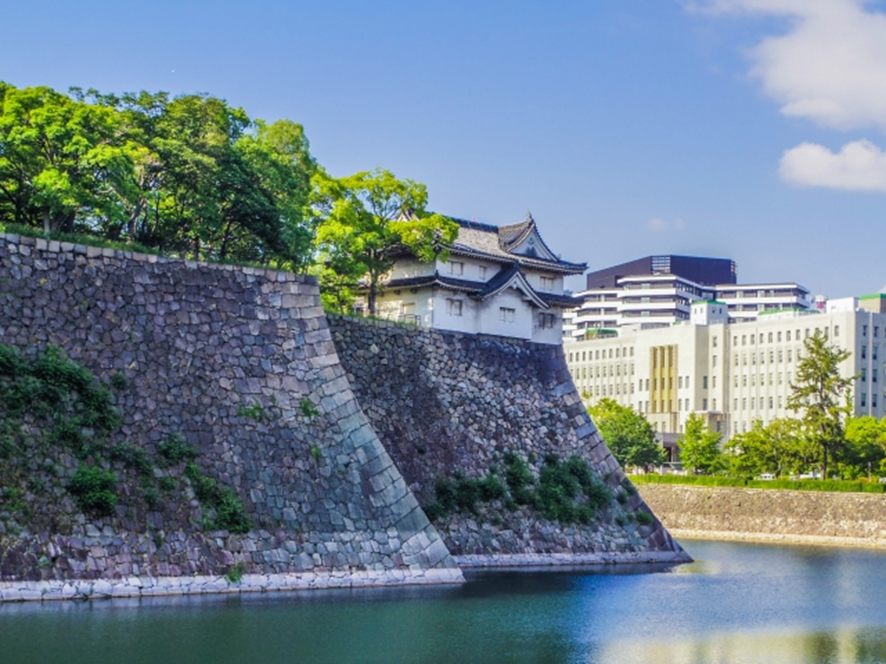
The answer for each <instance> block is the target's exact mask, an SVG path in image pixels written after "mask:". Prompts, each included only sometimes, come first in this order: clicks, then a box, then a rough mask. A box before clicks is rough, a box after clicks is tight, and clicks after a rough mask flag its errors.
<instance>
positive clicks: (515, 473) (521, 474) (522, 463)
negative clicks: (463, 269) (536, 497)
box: [504, 452, 535, 505]
mask: <svg viewBox="0 0 886 664" xmlns="http://www.w3.org/2000/svg"><path fill="white" fill-rule="evenodd" d="M504 461H505V481H506V482H507V484H508V489H510V492H511V498H513V500H514V502H516V503H517V504H518V505H529V504H530V503H532V500H533V496H532V486H533V484H534V483H535V478H533V477H532V472H531V471H530V470H529V466H528V464H527V463H526V460H525V459H523V457H521V456H520V455H518V454H517V453H516V452H507V453H506V454H505V458H504Z"/></svg>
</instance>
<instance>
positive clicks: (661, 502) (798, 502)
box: [639, 484, 886, 547]
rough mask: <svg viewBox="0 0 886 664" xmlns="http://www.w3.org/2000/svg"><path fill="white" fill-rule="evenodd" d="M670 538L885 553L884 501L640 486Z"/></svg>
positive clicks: (863, 495) (866, 497)
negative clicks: (843, 547) (882, 550)
mask: <svg viewBox="0 0 886 664" xmlns="http://www.w3.org/2000/svg"><path fill="white" fill-rule="evenodd" d="M639 489H640V493H641V495H642V496H643V498H644V499H645V500H646V502H647V504H648V505H649V506H650V507H651V508H652V509H653V510H654V511H655V513H656V514H657V515H658V517H659V518H660V519H661V521H662V523H663V524H665V526H666V527H667V528H668V530H670V532H671V533H672V534H673V535H674V536H675V537H688V538H692V537H701V538H710V539H729V540H748V541H764V542H804V543H810V544H845V545H850V546H876V547H886V495H883V494H869V493H829V492H819V491H782V490H766V489H741V488H730V487H701V486H688V485H679V484H641V485H639Z"/></svg>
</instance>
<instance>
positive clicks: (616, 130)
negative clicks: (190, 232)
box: [0, 0, 886, 297]
mask: <svg viewBox="0 0 886 664" xmlns="http://www.w3.org/2000/svg"><path fill="white" fill-rule="evenodd" d="M7 4H8V5H9V6H6V7H4V9H3V39H2V40H0V79H3V80H6V81H8V82H10V83H12V84H14V85H17V86H29V85H50V86H53V87H55V88H58V89H62V90H63V89H66V88H68V87H69V86H72V85H77V86H81V87H95V88H98V89H99V90H101V91H104V92H124V91H136V90H141V89H146V90H151V91H157V90H166V91H169V92H172V93H182V92H209V93H212V94H214V95H217V96H220V97H223V98H225V99H227V100H228V101H229V102H230V103H232V104H234V105H237V106H242V107H243V108H244V109H245V110H246V111H247V113H248V114H249V115H250V116H251V117H253V118H264V119H266V120H274V119H277V118H281V117H286V118H290V119H292V120H295V121H297V122H301V123H302V124H303V125H304V126H305V130H306V132H307V135H308V137H309V139H310V140H311V146H312V151H313V153H314V154H315V156H316V157H317V158H318V160H319V161H320V162H321V163H322V164H323V165H324V166H325V167H326V168H327V169H328V170H329V172H330V173H332V174H333V175H347V174H350V173H353V172H356V171H359V170H367V169H372V168H374V167H376V166H381V167H384V168H387V169H389V170H392V171H393V172H394V173H395V174H397V175H398V176H399V177H404V178H406V177H408V178H411V179H414V180H418V181H420V182H423V183H425V184H426V185H427V186H428V190H429V193H430V206H431V208H433V209H435V210H438V211H440V212H444V213H448V214H452V215H456V216H461V217H466V218H473V219H478V220H480V221H485V222H489V223H494V224H507V223H513V222H516V221H520V220H521V219H523V218H524V217H525V214H526V212H527V211H531V212H532V214H533V216H534V217H535V219H536V221H538V223H539V225H540V227H541V230H542V233H543V235H544V237H545V239H546V240H547V242H548V244H549V245H550V246H551V247H552V249H554V251H557V252H560V253H562V255H563V257H564V258H566V259H568V260H573V261H586V262H587V263H588V264H589V266H590V267H591V268H592V269H593V268H601V267H605V266H608V265H611V264H614V263H618V262H621V261H625V260H630V259H632V258H637V257H640V256H644V255H648V254H658V253H683V254H698V255H709V256H725V257H730V258H733V259H734V260H735V261H736V262H737V263H738V270H739V279H740V280H741V281H743V282H762V281H774V280H796V281H799V282H800V283H802V284H804V285H806V286H807V287H808V288H810V289H812V290H813V291H814V292H820V291H821V292H824V293H826V294H827V295H829V296H830V297H840V296H846V295H857V294H864V293H869V292H875V291H877V290H880V289H881V288H883V287H884V285H886V234H884V230H886V216H884V212H886V153H884V152H883V149H884V148H886V136H884V132H886V6H884V5H886V3H883V2H861V0H859V1H856V0H698V1H696V2H691V3H690V2H688V1H687V2H679V1H671V0H595V1H594V2H586V1H585V2H578V1H576V2H571V1H566V0H564V1H555V2H546V3H542V2H521V1H519V0H511V1H509V2H503V1H495V0H493V1H489V2H484V3H477V2H462V1H461V0H449V1H447V2H434V1H427V2H416V1H413V2H405V1H404V2H373V3H368V2H347V1H335V0H329V1H326V2H311V3H303V2H298V1H290V2H261V1H260V0H257V1H255V2H249V3H247V2H233V1H226V0H218V1H216V2H214V3H208V2H205V3H194V2H168V1H166V0H157V1H154V2H150V3H148V2H126V3H121V2H114V3H112V2H99V1H92V2H89V1H85V2H78V3H71V2H61V1H58V0H30V1H29V2H27V3H25V2H18V3H15V4H10V3H7ZM579 285H580V282H575V283H573V284H572V286H573V287H576V286H579Z"/></svg>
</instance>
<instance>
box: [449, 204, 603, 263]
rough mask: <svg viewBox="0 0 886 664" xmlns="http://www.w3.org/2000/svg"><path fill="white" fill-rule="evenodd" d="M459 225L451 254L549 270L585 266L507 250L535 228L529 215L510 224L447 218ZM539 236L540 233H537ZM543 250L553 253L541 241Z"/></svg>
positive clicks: (517, 244)
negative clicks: (494, 224) (520, 220)
mask: <svg viewBox="0 0 886 664" xmlns="http://www.w3.org/2000/svg"><path fill="white" fill-rule="evenodd" d="M450 218H451V219H452V220H453V221H454V222H456V223H457V224H458V225H459V231H458V237H457V238H456V239H455V242H453V243H452V246H451V247H450V251H451V252H452V253H453V254H456V255H458V254H461V255H468V256H477V257H483V258H487V259H489V260H493V261H496V262H499V263H504V262H507V263H511V262H514V261H516V262H518V263H520V264H522V265H526V266H527V267H535V268H538V269H540V270H551V271H553V272H567V273H576V274H577V273H581V272H584V271H585V270H586V269H587V264H585V263H569V262H567V261H563V260H559V259H558V260H555V261H551V260H547V259H545V258H542V257H540V256H523V255H521V254H514V253H511V252H512V250H513V249H514V248H515V247H517V246H519V244H520V243H521V242H523V240H525V239H526V238H527V237H528V236H529V234H530V233H532V232H533V231H535V230H536V226H535V221H534V220H533V219H532V217H529V218H528V219H527V220H526V221H523V222H521V223H519V224H512V225H510V226H501V227H498V226H492V225H490V224H482V223H480V222H476V221H467V220H465V219H457V218H455V217H450ZM539 239H541V236H540V235H539ZM541 242H542V245H544V247H545V249H546V250H547V251H548V252H549V253H550V254H551V255H552V256H553V255H554V252H552V251H551V250H550V249H549V248H548V246H547V245H546V244H545V243H544V240H542V241H541Z"/></svg>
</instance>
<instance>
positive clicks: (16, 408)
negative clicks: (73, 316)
mask: <svg viewBox="0 0 886 664" xmlns="http://www.w3.org/2000/svg"><path fill="white" fill-rule="evenodd" d="M111 383H112V385H114V386H115V389H118V390H123V389H126V388H127V387H128V381H127V380H126V377H125V376H123V375H122V374H115V378H112V380H111ZM113 404H114V396H113V394H112V392H111V390H110V388H109V387H108V386H107V385H105V384H103V383H102V382H101V381H100V380H98V378H96V377H95V376H94V375H93V374H92V373H90V372H89V371H88V370H87V369H86V368H84V367H83V366H81V365H80V364H78V363H77V362H74V361H72V360H70V359H69V358H67V357H66V356H65V355H64V353H63V352H62V351H61V349H59V348H58V347H55V346H47V347H46V348H45V349H43V350H41V351H38V352H34V353H26V354H22V353H21V352H20V351H19V350H18V349H16V348H14V347H12V346H8V345H5V344H0V483H2V485H4V486H5V487H6V489H7V490H4V492H3V494H2V495H0V507H3V508H4V509H5V511H7V512H10V513H13V514H14V513H16V512H18V513H20V516H21V518H22V519H24V520H27V518H28V513H27V512H28V510H27V507H28V505H27V501H26V500H24V499H23V498H22V496H26V495H27V492H26V491H25V488H27V487H29V486H30V485H31V484H34V483H35V482H39V483H43V480H42V479H40V477H37V476H36V475H35V473H36V472H39V469H38V468H35V466H34V458H35V457H37V456H45V455H48V456H46V459H47V460H48V459H50V458H51V457H52V456H53V455H54V454H56V453H57V452H69V453H71V454H72V455H73V456H74V457H76V458H78V459H80V460H81V463H80V466H79V467H78V468H77V470H76V472H75V473H74V475H73V477H72V478H71V481H70V483H69V484H68V485H67V490H68V492H69V493H70V494H71V495H72V496H73V498H74V501H75V503H76V504H77V506H78V507H79V508H80V509H81V510H82V511H83V512H85V513H87V514H90V515H92V516H96V517H102V516H111V515H113V514H114V511H115V508H116V506H117V502H118V492H117V482H118V478H117V475H116V474H115V473H114V472H112V471H110V470H106V469H104V468H103V467H106V466H107V465H109V464H112V463H114V462H116V463H117V464H119V465H120V466H122V467H123V468H124V469H125V470H127V471H131V472H132V473H133V474H134V475H135V478H136V479H137V482H134V483H133V484H134V485H135V486H138V487H139V488H140V490H141V491H140V495H141V497H142V498H143V499H144V501H145V503H146V504H147V506H148V507H149V508H150V509H157V508H158V507H159V506H160V505H161V502H162V495H163V493H169V492H171V491H173V490H174V489H175V488H176V486H177V484H178V483H177V482H176V480H175V479H173V478H172V477H169V476H168V475H160V476H157V473H155V469H171V468H173V467H175V466H180V465H181V464H185V472H184V474H185V476H186V477H187V478H188V480H189V481H190V482H191V484H192V486H193V487H194V492H195V494H196V496H197V498H198V499H199V500H200V502H201V503H203V504H204V506H205V507H207V508H209V509H210V510H212V511H213V513H214V517H213V518H212V519H210V520H209V521H208V522H207V524H206V525H207V526H209V527H210V528H211V529H214V530H228V531H230V532H233V533H245V532H248V531H249V529H250V527H251V523H250V520H249V519H248V517H247V516H246V510H245V508H244V506H243V503H242V502H241V501H240V499H239V498H238V497H237V495H236V494H235V493H234V492H233V491H232V490H231V489H230V488H228V487H225V486H221V485H219V484H218V483H216V482H215V480H213V479H211V478H209V477H206V476H205V475H203V473H202V472H201V471H200V470H199V469H198V468H197V466H196V465H195V464H194V459H196V458H197V456H198V453H197V450H196V449H194V448H193V447H192V446H191V445H189V444H188V443H187V441H186V440H185V438H184V436H182V435H181V434H179V433H177V432H174V433H170V434H169V435H168V436H167V437H166V438H165V439H164V440H163V441H162V442H160V443H159V444H158V445H157V448H156V453H150V452H149V451H148V450H147V449H145V448H143V447H141V446H139V445H136V444H133V443H131V442H129V441H123V442H120V443H117V444H116V445H111V444H110V442H109V439H111V438H112V436H113V435H114V434H116V433H117V430H118V428H119V426H120V424H121V422H122V417H121V416H120V413H119V412H118V411H117V409H116V408H115V407H114V405H113ZM120 466H118V468H119V467H120ZM45 488H46V487H45V486H43V487H40V489H41V490H43V489H45ZM12 508H15V509H12Z"/></svg>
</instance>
